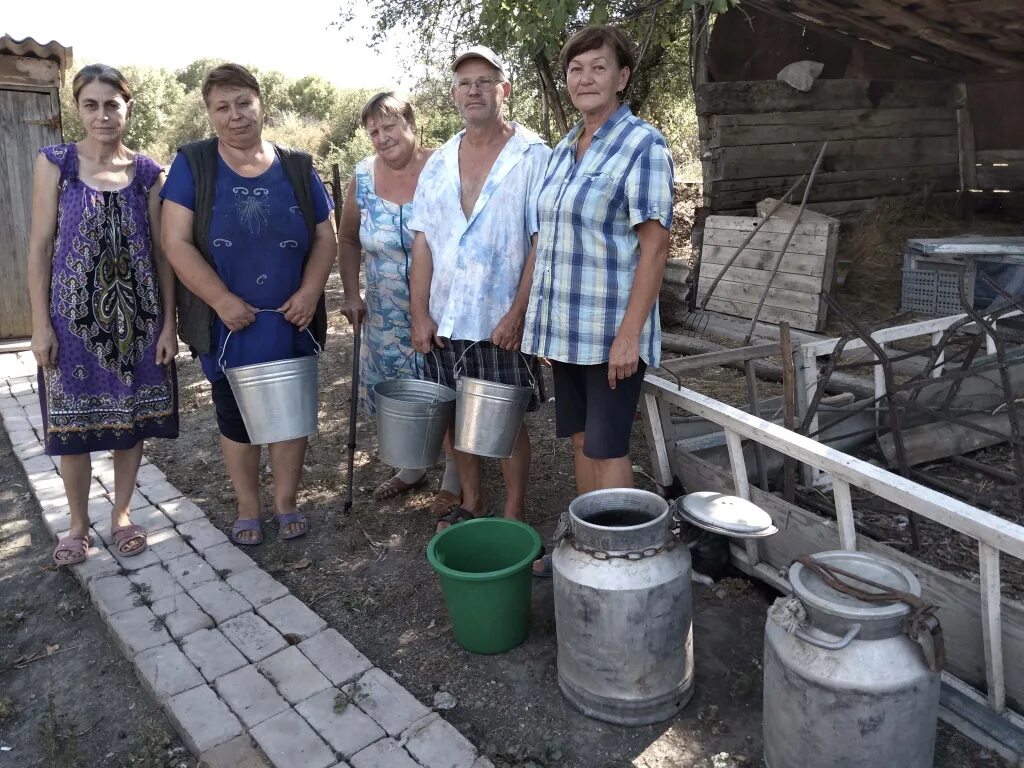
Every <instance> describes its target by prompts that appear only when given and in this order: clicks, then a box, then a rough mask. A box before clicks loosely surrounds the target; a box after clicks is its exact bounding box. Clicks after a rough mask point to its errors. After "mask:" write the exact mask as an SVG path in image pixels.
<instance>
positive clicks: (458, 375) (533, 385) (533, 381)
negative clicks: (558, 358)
mask: <svg viewBox="0 0 1024 768" xmlns="http://www.w3.org/2000/svg"><path fill="white" fill-rule="evenodd" d="M479 343H480V342H479V341H474V342H473V343H472V344H470V345H469V346H468V347H466V348H465V349H464V350H462V354H461V355H459V359H458V360H456V361H455V368H454V373H455V380H456V381H458V380H459V379H460V378H462V361H463V360H464V359H465V357H466V353H467V352H469V350H470V349H472V348H473V347H475V346H476V345H477V344H479ZM517 353H518V355H519V356H520V357H521V358H523V363H524V364H525V365H526V375H527V376H529V377H530V389H532V390H533V391H537V379H535V378H534V376H533V371H532V370H531V369H530V361H529V360H528V359H527V358H526V355H524V354H523V353H522V351H521V350H517Z"/></svg>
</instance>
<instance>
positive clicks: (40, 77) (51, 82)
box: [0, 54, 60, 88]
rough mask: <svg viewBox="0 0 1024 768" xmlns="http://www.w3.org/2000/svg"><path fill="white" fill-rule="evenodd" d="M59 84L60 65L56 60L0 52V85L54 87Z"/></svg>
mask: <svg viewBox="0 0 1024 768" xmlns="http://www.w3.org/2000/svg"><path fill="white" fill-rule="evenodd" d="M59 85H60V67H59V66H58V65H57V62H55V61H49V60H47V59H36V58H32V57H29V56H11V55H9V54H0V86H15V87H17V86H39V87H45V88H56V87H58V86H59Z"/></svg>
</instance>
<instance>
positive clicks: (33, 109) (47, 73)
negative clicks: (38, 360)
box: [0, 35, 71, 341]
mask: <svg viewBox="0 0 1024 768" xmlns="http://www.w3.org/2000/svg"><path fill="white" fill-rule="evenodd" d="M70 66H71V49H70V48H66V47H64V46H63V45H59V44H57V43H54V42H51V43H47V44H45V45H41V44H39V43H37V42H36V41H35V40H33V39H31V38H26V39H24V40H14V39H12V38H11V37H9V36H6V35H5V36H3V37H0V178H2V180H3V183H2V184H0V341H4V340H10V339H23V338H26V337H28V336H31V335H32V317H31V312H30V308H29V298H28V281H27V277H26V259H27V254H28V234H29V225H30V219H31V202H32V165H33V163H34V162H35V157H36V152H37V150H38V149H39V148H40V147H42V146H46V145H47V144H56V143H59V142H60V141H61V123H60V87H61V83H62V81H63V78H64V72H65V70H66V69H68V68H69V67H70Z"/></svg>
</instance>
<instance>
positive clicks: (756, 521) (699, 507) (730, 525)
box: [682, 491, 772, 536]
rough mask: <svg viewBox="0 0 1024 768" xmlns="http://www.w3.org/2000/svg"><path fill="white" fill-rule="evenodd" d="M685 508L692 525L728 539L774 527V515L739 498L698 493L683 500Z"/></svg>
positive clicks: (707, 492) (712, 492) (711, 492)
mask: <svg viewBox="0 0 1024 768" xmlns="http://www.w3.org/2000/svg"><path fill="white" fill-rule="evenodd" d="M682 506H683V512H685V513H686V517H687V519H688V520H690V522H693V523H694V524H696V525H699V526H700V527H702V528H704V527H709V528H711V529H713V530H715V532H716V533H723V534H725V535H727V536H728V535H729V534H740V535H743V534H758V533H762V532H765V531H767V530H768V529H769V528H771V527H772V518H771V515H769V514H768V513H767V512H765V511H764V510H763V509H761V508H760V507H759V506H757V505H756V504H754V503H753V502H750V501H747V500H746V499H742V498H740V497H739V496H726V495H725V494H723V493H717V492H715V491H698V492H696V493H688V494H687V495H686V496H683V502H682Z"/></svg>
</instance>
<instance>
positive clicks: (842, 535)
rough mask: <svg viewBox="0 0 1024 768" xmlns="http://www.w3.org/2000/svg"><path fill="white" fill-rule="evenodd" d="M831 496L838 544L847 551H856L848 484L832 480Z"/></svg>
mask: <svg viewBox="0 0 1024 768" xmlns="http://www.w3.org/2000/svg"><path fill="white" fill-rule="evenodd" d="M832 498H833V500H834V501H835V507H836V522H837V523H838V525H839V544H840V545H841V546H842V548H843V549H845V550H847V551H849V552H856V551H857V526H856V524H855V523H854V519H853V501H852V500H851V498H850V484H849V483H844V482H843V481H842V480H835V479H833V480H832Z"/></svg>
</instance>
